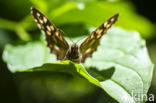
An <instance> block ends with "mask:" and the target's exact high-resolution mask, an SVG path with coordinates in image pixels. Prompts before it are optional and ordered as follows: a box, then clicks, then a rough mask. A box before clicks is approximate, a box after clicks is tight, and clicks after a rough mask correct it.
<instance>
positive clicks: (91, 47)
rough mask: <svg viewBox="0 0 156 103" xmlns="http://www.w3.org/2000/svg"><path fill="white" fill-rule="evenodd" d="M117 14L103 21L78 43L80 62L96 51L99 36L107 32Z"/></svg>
mask: <svg viewBox="0 0 156 103" xmlns="http://www.w3.org/2000/svg"><path fill="white" fill-rule="evenodd" d="M118 16H119V14H116V15H114V16H112V17H111V18H109V19H108V20H107V21H105V22H104V23H103V24H102V25H101V26H100V27H99V28H97V29H96V30H95V31H93V32H92V33H91V35H90V36H89V37H88V38H87V39H86V40H85V41H84V42H83V43H82V44H81V45H80V52H81V54H82V59H81V62H84V61H85V59H86V58H87V57H90V56H92V53H93V52H94V51H96V49H97V47H98V45H99V42H100V41H99V40H100V38H101V37H102V36H103V35H104V34H105V33H106V32H107V30H108V29H109V28H110V27H111V26H112V25H113V24H114V23H115V22H116V20H117V18H118Z"/></svg>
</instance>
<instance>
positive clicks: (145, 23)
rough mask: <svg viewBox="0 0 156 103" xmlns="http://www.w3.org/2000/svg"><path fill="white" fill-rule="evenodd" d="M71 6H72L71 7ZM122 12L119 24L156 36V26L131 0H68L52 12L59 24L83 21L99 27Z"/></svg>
mask: <svg viewBox="0 0 156 103" xmlns="http://www.w3.org/2000/svg"><path fill="white" fill-rule="evenodd" d="M69 6H70V7H69ZM116 13H120V17H119V20H118V22H117V23H116V24H115V25H118V26H120V27H122V28H124V29H127V30H136V31H138V32H140V33H141V35H142V37H144V38H151V37H153V36H154V32H155V26H154V25H153V24H152V22H150V21H149V20H147V19H146V18H145V17H143V16H141V15H138V14H137V13H136V11H135V7H134V6H133V5H132V4H131V3H130V2H126V1H125V2H106V1H94V2H93V1H92V2H67V3H64V4H63V5H61V6H59V7H58V8H55V9H54V10H52V11H51V12H50V13H48V15H49V14H50V15H49V17H52V18H53V19H52V20H53V21H55V22H56V23H57V24H60V25H62V24H66V23H77V22H81V23H84V24H85V25H88V26H94V27H98V26H99V25H101V24H102V23H103V22H104V21H105V20H107V19H108V18H109V17H111V16H113V15H114V14H116Z"/></svg>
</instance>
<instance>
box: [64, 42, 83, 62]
mask: <svg viewBox="0 0 156 103" xmlns="http://www.w3.org/2000/svg"><path fill="white" fill-rule="evenodd" d="M79 49H80V48H79V46H78V45H77V44H72V45H71V46H70V47H69V49H68V51H67V55H66V56H65V60H71V61H73V62H76V63H80V62H81V61H80V60H81V53H80V50H79Z"/></svg>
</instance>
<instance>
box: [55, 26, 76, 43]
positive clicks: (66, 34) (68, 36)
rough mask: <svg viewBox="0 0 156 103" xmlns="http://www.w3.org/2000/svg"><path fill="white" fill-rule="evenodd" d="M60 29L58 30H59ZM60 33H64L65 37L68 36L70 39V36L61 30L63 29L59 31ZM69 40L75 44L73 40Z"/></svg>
mask: <svg viewBox="0 0 156 103" xmlns="http://www.w3.org/2000/svg"><path fill="white" fill-rule="evenodd" d="M57 29H58V28H57ZM58 30H59V31H60V32H62V33H63V34H64V35H66V36H68V37H69V35H68V34H67V33H65V32H64V31H63V30H61V29H58ZM69 39H70V41H72V43H73V44H74V42H73V40H72V39H71V38H70V37H69Z"/></svg>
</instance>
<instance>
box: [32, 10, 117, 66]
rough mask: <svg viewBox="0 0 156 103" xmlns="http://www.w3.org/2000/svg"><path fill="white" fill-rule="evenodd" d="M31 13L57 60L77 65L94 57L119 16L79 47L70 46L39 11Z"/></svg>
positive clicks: (97, 30)
mask: <svg viewBox="0 0 156 103" xmlns="http://www.w3.org/2000/svg"><path fill="white" fill-rule="evenodd" d="M31 11H32V15H33V17H34V19H35V21H36V22H37V24H38V26H39V28H40V29H41V30H42V31H43V32H44V33H45V34H46V41H47V46H48V47H49V48H50V50H51V52H52V53H54V54H55V55H56V56H57V59H58V60H71V61H73V62H76V63H83V62H84V61H85V60H86V58H87V57H90V56H92V54H93V52H94V51H96V49H97V47H98V45H99V40H100V38H101V37H102V36H103V35H104V34H105V33H106V32H107V30H108V29H109V28H110V27H111V26H112V24H114V23H115V22H116V21H117V19H118V16H119V14H115V15H114V16H112V17H111V18H109V19H108V20H107V21H105V22H104V23H103V24H102V25H101V26H100V27H98V28H97V29H96V30H95V31H93V32H92V33H91V35H90V36H89V37H88V38H87V39H86V40H85V41H84V42H83V43H82V44H81V45H80V46H78V45H77V44H76V43H74V44H72V45H69V44H68V43H67V41H66V40H65V39H64V38H63V36H61V34H60V30H59V29H57V28H56V27H55V26H54V25H53V24H52V23H51V22H50V21H49V20H48V18H47V17H46V16H44V15H43V14H42V13H41V12H40V11H39V10H37V9H36V8H33V7H32V8H31Z"/></svg>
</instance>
